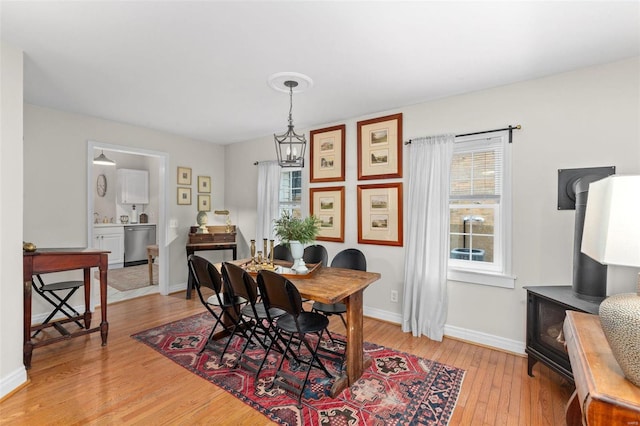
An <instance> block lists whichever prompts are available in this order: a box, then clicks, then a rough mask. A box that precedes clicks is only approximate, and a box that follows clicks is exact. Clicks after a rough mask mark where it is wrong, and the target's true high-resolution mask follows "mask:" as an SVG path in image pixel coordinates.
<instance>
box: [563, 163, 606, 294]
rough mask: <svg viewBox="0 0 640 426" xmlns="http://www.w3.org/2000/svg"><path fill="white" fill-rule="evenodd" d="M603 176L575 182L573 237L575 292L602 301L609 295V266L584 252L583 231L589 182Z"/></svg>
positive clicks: (584, 178) (587, 177)
mask: <svg viewBox="0 0 640 426" xmlns="http://www.w3.org/2000/svg"><path fill="white" fill-rule="evenodd" d="M600 179H602V176H596V175H586V176H584V177H581V178H580V179H578V180H576V181H575V183H574V190H575V197H576V221H575V231H574V237H573V240H574V241H573V283H572V289H573V293H574V294H575V295H576V296H577V297H579V298H580V299H584V300H589V301H600V300H602V299H603V298H604V297H606V296H607V266H606V265H602V264H600V263H599V262H596V261H595V260H593V259H591V258H590V257H589V256H587V255H586V254H584V253H582V250H581V246H582V231H583V228H584V216H585V213H586V210H587V198H588V197H589V184H590V183H591V182H595V181H597V180H600Z"/></svg>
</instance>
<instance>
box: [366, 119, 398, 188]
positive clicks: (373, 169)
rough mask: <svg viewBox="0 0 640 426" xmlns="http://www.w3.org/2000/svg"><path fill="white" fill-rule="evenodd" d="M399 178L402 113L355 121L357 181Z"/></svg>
mask: <svg viewBox="0 0 640 426" xmlns="http://www.w3.org/2000/svg"><path fill="white" fill-rule="evenodd" d="M401 177H402V113H400V114H394V115H388V116H386V117H380V118H374V119H371V120H365V121H358V180H366V179H389V178H401Z"/></svg>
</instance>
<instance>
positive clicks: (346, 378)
mask: <svg viewBox="0 0 640 426" xmlns="http://www.w3.org/2000/svg"><path fill="white" fill-rule="evenodd" d="M362 294H363V293H362V290H360V291H357V292H355V293H353V294H352V295H351V296H349V297H348V298H346V299H345V304H346V306H347V349H346V354H345V356H346V361H345V364H346V369H345V370H346V371H345V373H346V374H343V375H342V376H340V377H338V378H337V379H336V381H335V382H334V383H333V386H332V388H331V396H332V397H334V398H335V397H336V396H337V395H338V394H340V392H342V391H343V390H344V389H345V388H347V387H349V386H351V385H352V384H354V383H355V382H356V381H357V380H358V379H359V378H360V376H362V372H363V371H364V370H365V368H368V367H369V366H370V365H371V358H369V357H368V356H366V355H365V354H364V349H363V347H364V336H363V332H362V330H363V327H364V321H363V318H362V311H363V309H362Z"/></svg>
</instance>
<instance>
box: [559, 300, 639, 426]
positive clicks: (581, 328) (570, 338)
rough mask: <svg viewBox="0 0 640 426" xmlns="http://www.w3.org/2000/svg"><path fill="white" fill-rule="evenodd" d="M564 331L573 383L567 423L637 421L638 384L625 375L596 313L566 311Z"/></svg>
mask: <svg viewBox="0 0 640 426" xmlns="http://www.w3.org/2000/svg"><path fill="white" fill-rule="evenodd" d="M563 331H564V337H565V341H566V345H567V351H568V352H569V359H570V360H571V368H572V369H573V377H574V380H575V383H576V391H575V392H574V393H573V395H572V396H571V399H570V400H569V403H568V404H567V411H566V420H567V425H568V426H579V425H580V426H581V425H590V426H595V425H603V426H604V425H607V426H608V425H638V424H640V387H637V386H635V385H634V384H633V383H631V382H630V381H628V380H627V379H625V378H624V374H623V372H622V370H621V369H620V366H619V365H618V363H617V362H616V360H615V358H614V357H613V354H612V353H611V348H610V347H609V343H608V342H607V339H606V337H605V335H604V332H603V331H602V327H601V326H600V319H599V317H598V316H597V315H590V314H586V313H581V312H573V311H567V319H566V321H565V323H564V327H563Z"/></svg>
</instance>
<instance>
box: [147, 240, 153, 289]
mask: <svg viewBox="0 0 640 426" xmlns="http://www.w3.org/2000/svg"><path fill="white" fill-rule="evenodd" d="M147 263H148V264H149V285H153V256H151V253H150V252H149V249H147Z"/></svg>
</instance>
